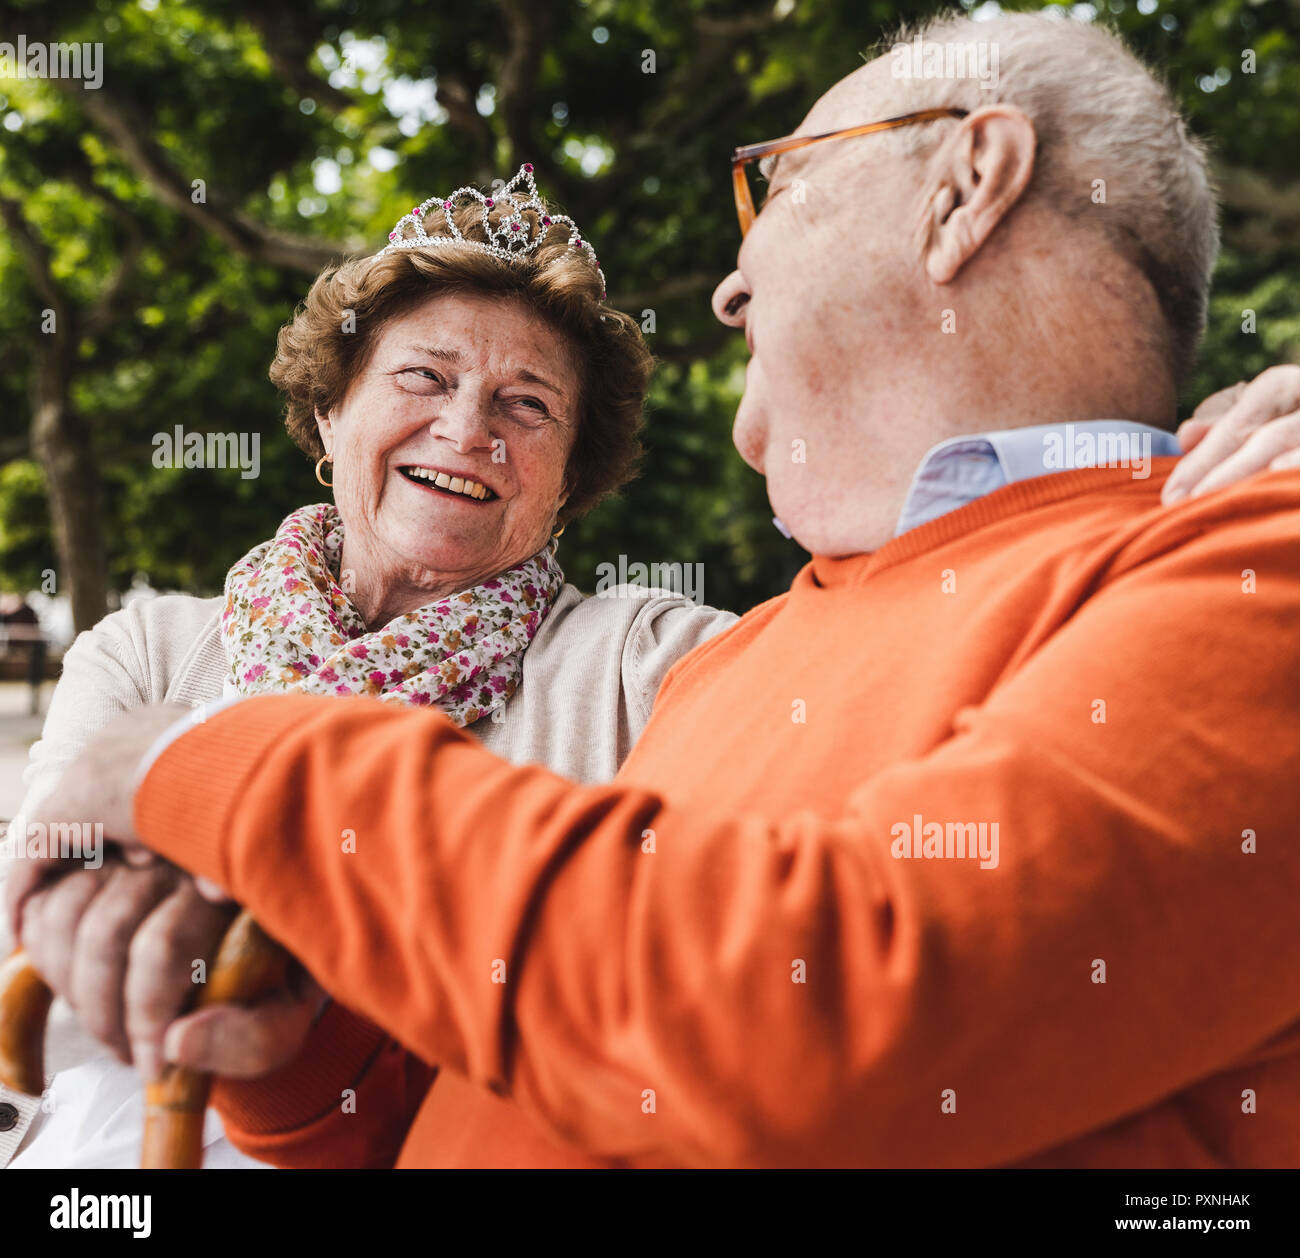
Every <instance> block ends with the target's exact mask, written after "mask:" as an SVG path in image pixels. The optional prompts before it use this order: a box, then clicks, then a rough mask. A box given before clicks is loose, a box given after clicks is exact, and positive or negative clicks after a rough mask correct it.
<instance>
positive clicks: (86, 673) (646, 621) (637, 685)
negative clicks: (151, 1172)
mask: <svg viewBox="0 0 1300 1258" xmlns="http://www.w3.org/2000/svg"><path fill="white" fill-rule="evenodd" d="M222 605H223V600H222V599H221V598H211V599H198V598H191V597H189V596H187V595H164V596H162V597H159V598H153V599H142V600H138V601H136V602H133V603H131V604H129V605H128V606H127V607H125V608H123V610H122V611H119V612H114V613H113V614H112V615H110V616H106V617H105V618H104V619H103V620H102V621H100V623H99V624H98V625H96V626H95V627H94V629H91V630H89V631H87V632H86V633H83V634H81V635H80V636H79V637H78V638H77V640H76V642H75V643H73V645H72V647H71V648H70V649H69V650H68V652H67V654H66V655H65V657H64V661H63V672H62V675H61V677H60V679H59V683H58V685H57V686H56V687H55V690H54V695H53V697H52V698H51V700H50V708H49V712H48V713H47V715H46V718H45V725H44V728H43V730H42V732H41V737H40V739H39V741H37V742H36V743H35V744H34V745H33V747H32V750H31V760H30V762H29V764H28V767H27V769H26V771H25V773H24V775H23V781H24V785H25V787H26V791H25V795H24V799H23V806H22V808H21V810H20V811H21V813H23V814H31V813H33V812H34V811H35V808H36V807H37V806H38V804H39V803H40V801H41V799H42V797H43V796H44V795H45V794H46V793H47V792H48V791H50V790H51V789H52V788H53V786H54V785H55V783H56V782H57V781H58V779H59V777H60V776H61V774H62V772H63V770H64V769H65V768H66V767H67V766H68V764H69V763H70V762H71V761H72V760H73V759H75V758H76V756H77V754H78V753H79V752H80V751H81V749H82V747H84V746H85V744H86V742H87V741H88V739H89V738H90V736H91V735H92V734H94V733H95V731H97V730H98V729H100V728H102V727H103V726H104V725H106V724H108V722H109V721H111V720H112V719H113V718H114V717H115V716H117V715H119V714H120V713H122V712H125V711H127V710H128V709H130V708H134V707H137V706H139V705H141V704H146V703H156V702H161V701H164V700H165V701H169V702H173V703H184V704H190V705H197V704H200V703H203V702H206V701H207V700H210V699H215V698H219V697H220V696H221V693H222V685H223V682H224V680H225V677H226V673H227V663H226V655H225V649H224V647H223V646H222V643H221V636H220V617H221V608H222ZM735 619H736V617H735V616H734V615H733V614H732V613H731V612H724V611H718V610H716V609H715V608H712V607H698V606H696V605H695V604H694V603H692V602H690V601H689V600H688V599H685V598H683V597H681V596H680V595H675V594H670V593H668V592H666V591H663V590H644V589H642V588H641V587H639V586H618V587H616V588H614V589H612V590H608V591H606V592H605V593H604V594H602V595H600V596H598V597H595V598H587V597H584V596H583V595H582V594H580V593H579V592H578V591H577V590H576V589H575V588H574V587H573V586H571V585H565V586H564V587H563V589H562V590H561V591H560V595H559V597H558V598H557V599H556V602H555V604H554V606H553V607H552V608H551V612H550V615H548V616H547V618H546V620H545V621H544V622H543V623H542V627H541V628H540V629H539V630H538V632H537V636H536V637H535V638H534V639H533V641H532V642H531V643H530V644H529V647H528V650H527V651H526V652H525V653H524V665H523V675H522V679H521V682H520V685H519V687H518V689H517V690H516V691H515V693H514V695H513V696H512V697H511V698H510V701H509V702H508V703H507V704H506V706H505V709H504V710H503V712H502V713H501V719H500V720H497V721H494V720H484V721H479V722H478V723H477V724H475V725H472V726H470V730H471V732H472V733H474V734H476V735H477V736H478V737H479V738H480V739H481V740H482V742H483V744H484V745H485V746H486V747H488V748H490V749H491V750H492V751H495V752H496V753H497V754H498V755H500V756H503V757H505V758H506V759H508V760H512V761H515V762H516V763H520V762H527V761H535V762H539V763H542V764H545V765H547V766H548V767H549V768H551V769H553V770H555V771H556V772H557V773H563V774H564V775H566V776H567V777H571V778H575V779H577V780H578V781H583V782H597V781H607V780H608V779H610V778H612V777H613V776H614V774H615V772H616V771H617V770H618V767H619V765H620V764H622V762H623V760H624V758H625V757H626V756H627V753H628V752H629V751H630V750H631V747H632V744H633V743H634V742H635V741H636V739H637V737H638V735H639V734H640V732H641V730H642V728H643V727H644V726H645V723H646V721H647V720H648V719H649V716H650V709H651V706H652V704H653V702H654V697H655V693H656V692H657V691H658V689H659V684H660V682H661V681H662V680H663V677H664V674H665V673H666V672H667V671H668V669H669V668H670V667H671V666H672V665H673V663H675V662H676V661H677V660H678V659H680V658H681V657H682V656H683V655H685V654H686V653H687V652H688V651H690V650H691V649H693V648H694V647H696V646H698V645H699V644H700V643H701V642H703V641H705V640H706V639H707V638H710V637H712V636H713V635H714V634H715V633H718V632H720V631H721V630H723V629H725V628H726V627H727V626H728V625H730V624H731V623H732V622H733V621H734V620H735ZM0 876H2V875H0ZM11 946H12V941H11V939H10V938H9V931H8V923H7V922H5V921H4V920H3V914H0V948H3V949H4V953H7V951H8V949H9V948H10V947H11ZM0 955H4V954H0ZM106 1052H107V1050H106V1049H105V1048H104V1047H103V1046H102V1045H100V1044H99V1043H98V1042H97V1041H95V1040H93V1039H92V1038H91V1037H90V1036H88V1035H87V1034H86V1033H85V1032H84V1031H82V1030H81V1029H80V1027H79V1026H78V1025H77V1023H76V1020H75V1018H74V1017H73V1015H72V1013H71V1011H70V1010H69V1009H68V1007H67V1005H66V1004H65V1003H64V1002H63V1001H58V1002H56V1004H55V1011H54V1015H53V1017H52V1019H51V1027H50V1037H49V1043H48V1046H47V1061H46V1068H47V1085H48V1084H49V1082H50V1080H51V1079H52V1077H53V1076H54V1075H55V1074H57V1073H58V1072H60V1071H64V1070H69V1069H71V1068H72V1067H74V1066H78V1065H80V1064H82V1063H86V1062H88V1061H90V1060H91V1059H92V1058H98V1057H103V1056H104V1054H105V1053H106ZM115 1068H116V1069H118V1070H122V1071H126V1070H127V1068H126V1067H115ZM48 1090H49V1089H48V1087H47V1091H48ZM54 1093H55V1095H56V1096H57V1089H54ZM6 1106H12V1107H13V1109H16V1110H17V1111H18V1120H17V1122H16V1123H14V1124H13V1125H12V1126H11V1127H10V1128H9V1130H7V1131H0V1167H3V1166H6V1165H7V1164H8V1163H9V1161H10V1160H11V1159H12V1158H13V1156H14V1154H15V1152H16V1151H17V1149H18V1146H19V1144H20V1143H22V1141H23V1138H24V1136H25V1135H26V1133H27V1131H28V1128H29V1127H30V1126H31V1125H32V1121H33V1118H34V1117H35V1116H36V1115H37V1114H38V1112H39V1108H40V1103H39V1102H38V1101H36V1100H33V1099H30V1098H26V1097H22V1096H19V1095H17V1094H15V1093H13V1092H10V1091H8V1090H7V1089H5V1088H3V1087H0V1107H6ZM0 1113H3V1114H4V1116H5V1117H6V1118H7V1119H11V1118H12V1117H13V1113H12V1110H10V1109H7V1108H6V1109H3V1110H0ZM34 1134H35V1133H34ZM37 1143H38V1144H39V1142H37ZM27 1153H28V1150H24V1155H26V1154H27ZM29 1160H30V1159H28V1158H27V1157H26V1156H24V1164H26V1163H27V1162H28V1161H29ZM37 1164H40V1163H39V1162H38V1163H37Z"/></svg>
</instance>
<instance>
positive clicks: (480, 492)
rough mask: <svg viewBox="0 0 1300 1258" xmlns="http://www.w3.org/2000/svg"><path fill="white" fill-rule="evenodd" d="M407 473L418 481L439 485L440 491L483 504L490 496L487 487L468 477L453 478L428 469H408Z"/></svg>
mask: <svg viewBox="0 0 1300 1258" xmlns="http://www.w3.org/2000/svg"><path fill="white" fill-rule="evenodd" d="M406 471H407V473H408V474H409V475H411V476H414V477H415V478H417V479H418V480H422V481H427V482H428V483H429V484H431V485H437V486H438V488H439V489H446V490H449V491H450V492H451V493H453V494H464V495H465V497H467V498H476V499H478V501H480V502H482V501H483V500H484V499H485V498H486V497H487V496H488V488H487V486H486V485H480V484H479V482H478V481H476V480H470V479H469V477H468V476H451V475H449V474H448V473H446V472H435V471H433V470H432V469H431V468H427V467H408V468H407V469H406Z"/></svg>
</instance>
